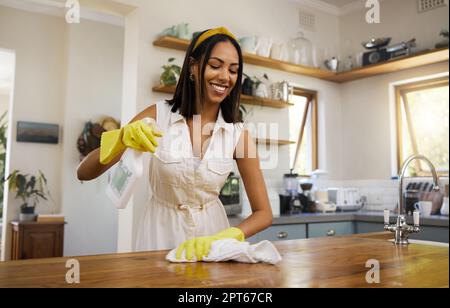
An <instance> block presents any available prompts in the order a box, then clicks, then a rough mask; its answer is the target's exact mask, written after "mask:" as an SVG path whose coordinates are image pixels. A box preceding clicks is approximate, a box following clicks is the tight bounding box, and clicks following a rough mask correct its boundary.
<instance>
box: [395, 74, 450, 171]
mask: <svg viewBox="0 0 450 308" xmlns="http://www.w3.org/2000/svg"><path fill="white" fill-rule="evenodd" d="M448 85H449V77H448V76H445V77H440V78H434V79H428V80H423V81H418V82H412V83H408V84H404V85H399V86H396V87H395V105H396V118H397V119H396V120H397V121H396V122H397V123H396V124H397V173H400V170H401V168H402V165H403V162H404V161H405V160H406V159H407V158H406V157H404V153H403V117H402V105H403V108H404V110H405V118H406V121H407V123H406V125H407V126H408V131H409V136H410V138H411V140H410V142H411V147H412V151H413V153H414V154H418V146H417V139H416V137H415V133H414V127H413V126H412V123H411V122H412V120H411V115H410V112H409V106H408V100H407V99H406V96H407V94H408V93H411V92H416V91H421V90H427V89H432V88H438V87H442V86H448ZM411 165H412V166H413V167H414V169H415V171H416V174H417V176H418V177H430V176H432V174H431V171H430V170H427V169H424V168H423V167H422V166H423V162H422V161H420V160H416V161H415V162H412V164H411ZM437 173H438V175H439V176H448V175H449V171H438V172H437Z"/></svg>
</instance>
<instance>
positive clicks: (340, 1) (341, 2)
mask: <svg viewBox="0 0 450 308" xmlns="http://www.w3.org/2000/svg"><path fill="white" fill-rule="evenodd" d="M321 1H322V2H326V3H328V4H331V5H334V6H337V7H344V6H346V5H347V4H351V3H354V2H360V0H321Z"/></svg>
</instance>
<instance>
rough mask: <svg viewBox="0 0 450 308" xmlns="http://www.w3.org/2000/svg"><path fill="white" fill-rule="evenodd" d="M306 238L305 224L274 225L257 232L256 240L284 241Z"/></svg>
mask: <svg viewBox="0 0 450 308" xmlns="http://www.w3.org/2000/svg"><path fill="white" fill-rule="evenodd" d="M304 238H306V225H304V224H294V225H275V226H272V227H270V228H268V229H266V230H264V231H262V232H260V233H259V234H258V237H257V239H258V241H262V240H269V241H284V240H294V239H295V240H297V239H304Z"/></svg>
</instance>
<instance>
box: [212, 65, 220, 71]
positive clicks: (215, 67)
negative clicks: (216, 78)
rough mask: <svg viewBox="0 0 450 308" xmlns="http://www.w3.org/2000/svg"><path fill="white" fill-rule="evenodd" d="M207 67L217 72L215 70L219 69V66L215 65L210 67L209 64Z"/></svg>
mask: <svg viewBox="0 0 450 308" xmlns="http://www.w3.org/2000/svg"><path fill="white" fill-rule="evenodd" d="M209 66H211V68H212V69H213V70H217V69H219V68H220V66H217V65H212V64H210V65H209Z"/></svg>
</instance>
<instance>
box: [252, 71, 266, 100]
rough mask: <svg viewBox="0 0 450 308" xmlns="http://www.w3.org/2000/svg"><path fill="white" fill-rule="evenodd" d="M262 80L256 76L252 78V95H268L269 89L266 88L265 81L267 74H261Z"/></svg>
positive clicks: (264, 96) (263, 96)
mask: <svg viewBox="0 0 450 308" xmlns="http://www.w3.org/2000/svg"><path fill="white" fill-rule="evenodd" d="M263 78H264V79H265V81H264V80H261V79H259V78H258V77H255V78H254V79H255V80H254V88H253V96H257V97H262V98H268V97H269V91H268V89H267V84H266V83H267V82H268V81H269V77H267V74H264V75H263Z"/></svg>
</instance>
